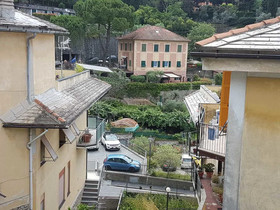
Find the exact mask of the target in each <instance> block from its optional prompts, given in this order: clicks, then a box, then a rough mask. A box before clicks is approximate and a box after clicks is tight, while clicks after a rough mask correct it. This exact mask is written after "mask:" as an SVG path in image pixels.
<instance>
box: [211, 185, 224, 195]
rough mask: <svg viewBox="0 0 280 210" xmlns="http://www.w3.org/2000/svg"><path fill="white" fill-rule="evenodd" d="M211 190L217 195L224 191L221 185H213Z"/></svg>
mask: <svg viewBox="0 0 280 210" xmlns="http://www.w3.org/2000/svg"><path fill="white" fill-rule="evenodd" d="M213 192H214V193H217V194H219V195H222V194H223V193H224V189H223V187H221V186H219V187H213Z"/></svg>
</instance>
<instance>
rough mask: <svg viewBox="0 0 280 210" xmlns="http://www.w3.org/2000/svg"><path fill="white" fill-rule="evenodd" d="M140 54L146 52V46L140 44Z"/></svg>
mask: <svg viewBox="0 0 280 210" xmlns="http://www.w3.org/2000/svg"><path fill="white" fill-rule="evenodd" d="M142 52H146V44H142Z"/></svg>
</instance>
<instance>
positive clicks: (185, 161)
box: [183, 158, 191, 163]
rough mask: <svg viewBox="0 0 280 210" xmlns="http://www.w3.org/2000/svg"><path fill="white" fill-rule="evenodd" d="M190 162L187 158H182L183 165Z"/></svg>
mask: <svg viewBox="0 0 280 210" xmlns="http://www.w3.org/2000/svg"><path fill="white" fill-rule="evenodd" d="M190 162H191V159H189V158H183V163H190Z"/></svg>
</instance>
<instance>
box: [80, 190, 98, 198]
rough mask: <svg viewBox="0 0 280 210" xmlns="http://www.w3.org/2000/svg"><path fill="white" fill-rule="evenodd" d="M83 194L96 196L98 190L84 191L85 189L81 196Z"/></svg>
mask: <svg viewBox="0 0 280 210" xmlns="http://www.w3.org/2000/svg"><path fill="white" fill-rule="evenodd" d="M84 196H98V192H86V191H84V193H83V197H84Z"/></svg>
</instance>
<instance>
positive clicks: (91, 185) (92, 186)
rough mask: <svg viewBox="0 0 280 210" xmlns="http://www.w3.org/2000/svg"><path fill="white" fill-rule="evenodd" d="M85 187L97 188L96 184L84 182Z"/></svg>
mask: <svg viewBox="0 0 280 210" xmlns="http://www.w3.org/2000/svg"><path fill="white" fill-rule="evenodd" d="M85 187H89V188H98V184H91V183H86V184H85Z"/></svg>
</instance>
